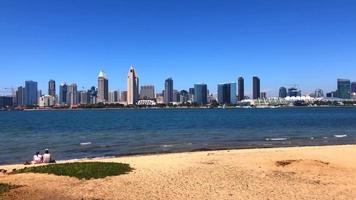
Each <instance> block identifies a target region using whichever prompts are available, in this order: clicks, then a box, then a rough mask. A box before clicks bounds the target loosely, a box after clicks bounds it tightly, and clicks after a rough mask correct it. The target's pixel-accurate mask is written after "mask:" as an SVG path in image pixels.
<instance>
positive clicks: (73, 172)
mask: <svg viewBox="0 0 356 200" xmlns="http://www.w3.org/2000/svg"><path fill="white" fill-rule="evenodd" d="M130 171H132V168H131V167H130V165H129V164H123V163H113V162H76V163H63V164H50V165H43V166H38V167H29V168H25V169H20V170H18V171H16V172H15V173H29V172H31V173H45V174H54V175H58V176H70V177H76V178H78V179H86V180H88V179H91V178H94V179H98V178H105V177H107V176H118V175H121V174H127V173H128V172H130Z"/></svg>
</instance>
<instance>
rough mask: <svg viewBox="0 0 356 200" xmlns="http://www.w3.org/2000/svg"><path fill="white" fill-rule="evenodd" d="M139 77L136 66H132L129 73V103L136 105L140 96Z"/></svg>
mask: <svg viewBox="0 0 356 200" xmlns="http://www.w3.org/2000/svg"><path fill="white" fill-rule="evenodd" d="M138 88H139V79H138V76H137V74H136V71H135V69H134V66H131V67H130V70H129V73H128V75H127V104H128V105H135V104H136V102H137V101H138V98H139V92H138Z"/></svg>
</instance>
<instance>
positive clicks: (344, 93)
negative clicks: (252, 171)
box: [337, 79, 351, 99]
mask: <svg viewBox="0 0 356 200" xmlns="http://www.w3.org/2000/svg"><path fill="white" fill-rule="evenodd" d="M337 91H338V97H339V98H341V99H350V98H351V81H350V80H348V79H337Z"/></svg>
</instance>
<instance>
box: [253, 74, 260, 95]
mask: <svg viewBox="0 0 356 200" xmlns="http://www.w3.org/2000/svg"><path fill="white" fill-rule="evenodd" d="M252 87H253V91H252V97H253V99H259V98H260V95H261V81H260V78H258V77H257V76H254V77H253V78H252Z"/></svg>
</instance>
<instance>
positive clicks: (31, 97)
mask: <svg viewBox="0 0 356 200" xmlns="http://www.w3.org/2000/svg"><path fill="white" fill-rule="evenodd" d="M37 104H38V88H37V82H35V81H26V82H25V105H27V106H33V105H37Z"/></svg>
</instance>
